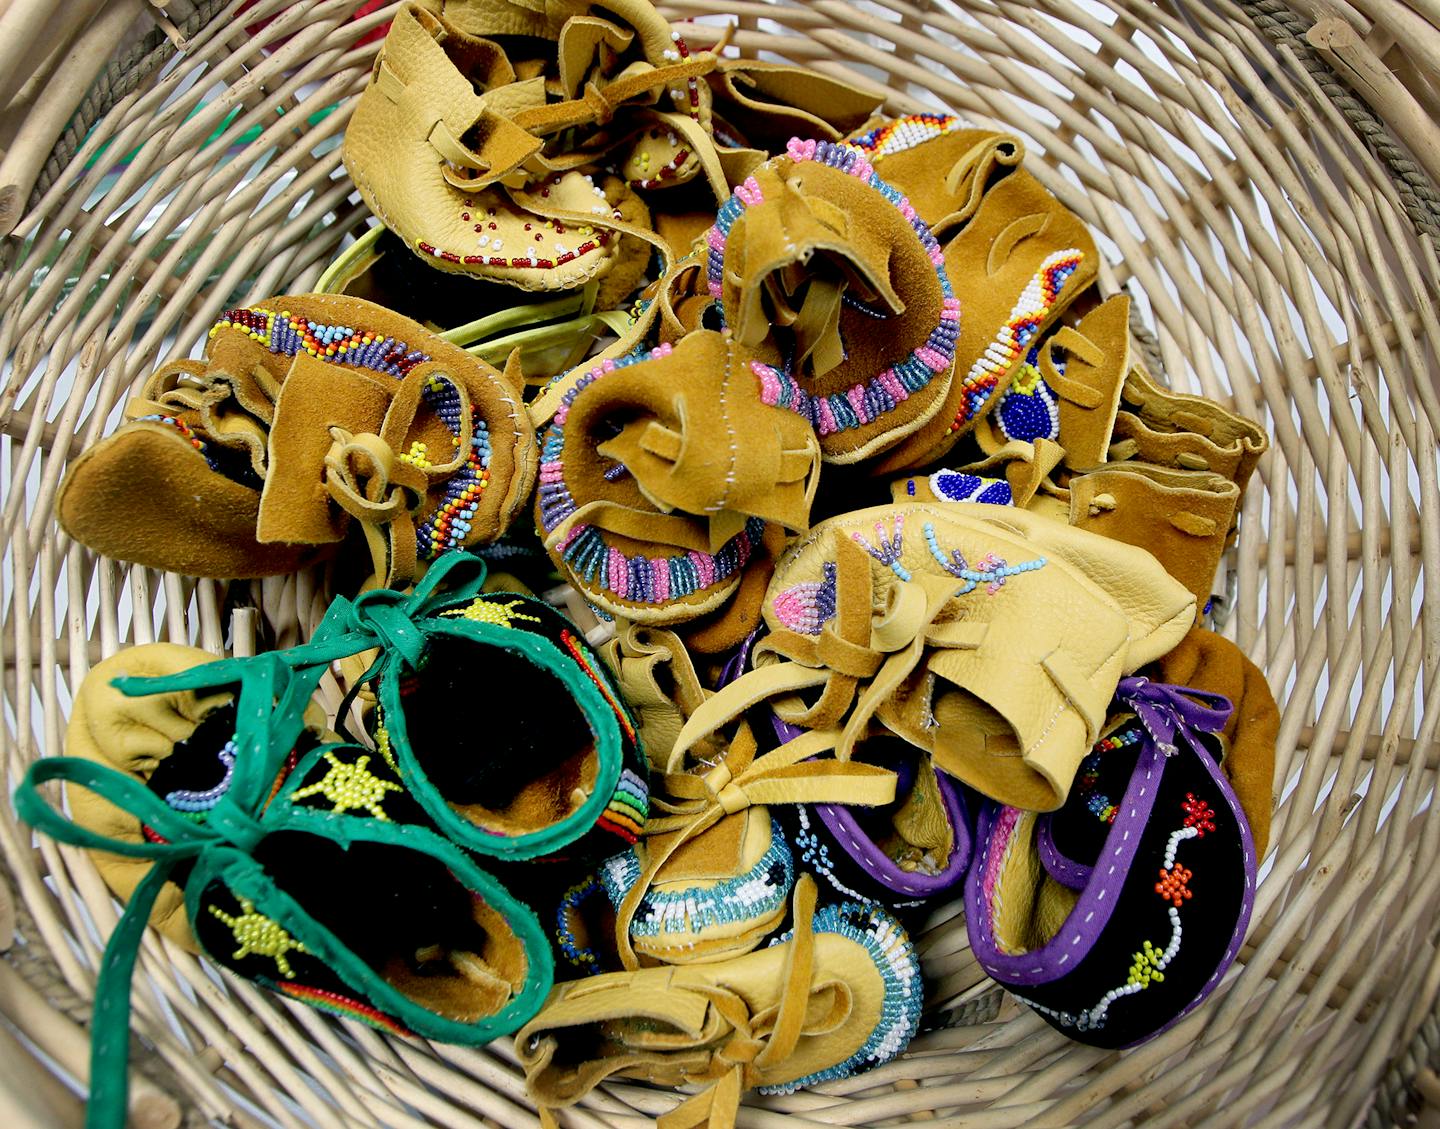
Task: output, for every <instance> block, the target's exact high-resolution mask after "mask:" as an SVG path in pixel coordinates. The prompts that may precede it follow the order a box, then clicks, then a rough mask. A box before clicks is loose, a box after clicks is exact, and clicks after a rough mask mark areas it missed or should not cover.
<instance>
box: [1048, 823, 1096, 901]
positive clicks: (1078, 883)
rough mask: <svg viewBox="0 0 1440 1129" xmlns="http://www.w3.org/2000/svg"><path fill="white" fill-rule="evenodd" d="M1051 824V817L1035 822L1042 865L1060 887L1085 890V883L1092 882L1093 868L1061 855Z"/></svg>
mask: <svg viewBox="0 0 1440 1129" xmlns="http://www.w3.org/2000/svg"><path fill="white" fill-rule="evenodd" d="M1051 824H1052V820H1051V817H1050V816H1049V815H1042V816H1041V817H1040V818H1039V819H1037V820H1036V821H1035V846H1036V848H1037V849H1038V850H1039V852H1040V865H1041V866H1043V867H1044V868H1045V873H1047V874H1048V875H1050V877H1051V878H1053V879H1055V881H1056V882H1058V883H1060V885H1062V886H1068V887H1070V889H1072V890H1083V889H1084V888H1085V883H1087V882H1089V881H1090V871H1091V868H1090V867H1088V866H1086V865H1085V864H1084V863H1083V862H1076V861H1075V860H1074V859H1071V858H1067V857H1066V856H1065V855H1063V854H1061V852H1060V848H1059V847H1057V846H1056V845H1055V833H1054V831H1052V830H1051Z"/></svg>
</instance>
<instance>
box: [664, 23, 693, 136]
mask: <svg viewBox="0 0 1440 1129" xmlns="http://www.w3.org/2000/svg"><path fill="white" fill-rule="evenodd" d="M670 42H671V43H673V44H675V47H674V49H673V50H669V51H665V52H663V53H662V55H661V57H662V58H663V59H664V60H665V61H666V62H667V63H678V62H681V61H683V60H685V59H688V58H689V57H690V45H689V44H687V43H686V42H685V40H684V39H682V38H681V37H680V33H679V32H678V31H672V32H671V33H670ZM685 91H686V95H687V96H688V97H687V99H686V104H685V112H686V113H688V114H689V115H690V116H691V117H692V118H695V119H697V120H698V119H699V117H700V80H699V79H697V78H694V77H691V78H689V79H686V80H685ZM671 96H672V97H673V98H674V99H675V101H677V102H678V101H680V98H681V95H680V92H679V91H678V90H676V91H673V92H672V95H671Z"/></svg>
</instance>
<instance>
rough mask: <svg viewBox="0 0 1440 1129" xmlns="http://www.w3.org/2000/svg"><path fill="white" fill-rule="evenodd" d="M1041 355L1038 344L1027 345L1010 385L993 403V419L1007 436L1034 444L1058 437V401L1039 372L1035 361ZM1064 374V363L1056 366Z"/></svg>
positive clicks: (1061, 362) (1007, 437)
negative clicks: (1028, 349)
mask: <svg viewBox="0 0 1440 1129" xmlns="http://www.w3.org/2000/svg"><path fill="white" fill-rule="evenodd" d="M1039 355H1040V343H1039V342H1037V343H1036V344H1034V345H1032V346H1031V347H1030V352H1029V353H1027V354H1026V355H1025V360H1024V362H1023V363H1022V364H1020V365H1019V366H1018V367H1017V368H1016V370H1015V377H1014V379H1013V380H1012V381H1011V382H1010V387H1009V388H1007V389H1005V391H1004V392H1002V393H1000V399H999V400H998V401H996V404H995V422H996V423H997V424H999V426H1000V430H1001V432H1002V433H1003V434H1004V436H1005V438H1006V439H1021V440H1024V441H1025V442H1026V443H1033V442H1035V440H1037V439H1049V440H1050V441H1051V442H1054V441H1056V440H1057V439H1059V438H1060V401H1059V400H1058V399H1057V398H1056V396H1055V390H1054V389H1053V388H1051V387H1050V385H1049V384H1047V383H1046V382H1045V378H1044V377H1043V376H1042V375H1040V367H1039V365H1037V364H1036V360H1037V358H1038V357H1039ZM1055 367H1056V368H1057V369H1058V370H1059V371H1060V373H1061V374H1062V375H1063V374H1064V371H1065V362H1064V361H1063V360H1062V361H1060V362H1058V363H1057V364H1056V366H1055Z"/></svg>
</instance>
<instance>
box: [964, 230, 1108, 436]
mask: <svg viewBox="0 0 1440 1129" xmlns="http://www.w3.org/2000/svg"><path fill="white" fill-rule="evenodd" d="M1084 258H1085V254H1084V252H1082V251H1080V250H1079V249H1078V248H1075V247H1070V248H1067V249H1066V250H1063V251H1056V252H1055V253H1054V254H1052V255H1050V256H1048V257H1047V258H1046V259H1045V261H1044V262H1043V263H1041V264H1040V269H1039V270H1038V271H1037V272H1036V274H1035V277H1034V278H1032V279H1031V280H1030V281H1029V282H1028V283H1026V284H1025V289H1024V290H1022V291H1021V292H1020V297H1019V299H1017V300H1016V302H1015V307H1014V309H1012V310H1011V311H1010V317H1009V318H1008V319H1007V320H1006V321H1005V322H1004V323H1003V324H1002V325H1001V326H1000V328H999V329H998V330H997V331H996V333H995V339H994V340H993V341H992V342H991V343H990V344H989V345H988V346H987V347H986V349H985V351H984V352H983V353H981V354H980V356H979V357H977V358H976V359H975V363H974V364H973V365H971V366H970V372H969V373H968V374H967V375H966V377H965V379H964V381H962V382H961V386H960V390H961V396H960V406H959V408H957V409H956V412H955V419H954V420H953V421H952V422H951V424H950V428H949V430H948V432H947V434H950V435H953V434H954V433H955V432H957V431H959V430H960V429H961V428H963V427H965V426H966V425H967V424H968V423H969V422H970V421H971V420H972V419H974V418H975V417H976V416H977V415H979V414H980V412H981V411H982V410H983V409H984V407H985V405H986V404H987V403H989V402H990V397H991V396H993V395H994V394H995V389H996V388H997V387H998V386H999V385H1000V383H1001V382H1002V381H1004V380H1006V379H1007V378H1008V377H1009V375H1010V370H1011V369H1012V368H1014V367H1015V362H1016V361H1017V360H1018V359H1019V358H1020V357H1021V356H1022V355H1024V353H1025V351H1026V350H1027V349H1028V348H1029V347H1030V343H1031V342H1032V341H1033V340H1034V339H1035V337H1036V335H1037V334H1038V333H1039V332H1040V329H1041V327H1042V326H1043V325H1044V324H1045V323H1046V322H1047V321H1049V320H1050V313H1051V311H1052V310H1053V309H1054V308H1055V303H1056V302H1057V301H1058V300H1059V298H1060V292H1061V291H1062V290H1064V289H1065V284H1066V283H1067V282H1068V281H1069V280H1070V276H1071V275H1072V274H1074V273H1075V271H1076V269H1077V268H1078V267H1079V266H1080V263H1081V262H1082V261H1083V260H1084Z"/></svg>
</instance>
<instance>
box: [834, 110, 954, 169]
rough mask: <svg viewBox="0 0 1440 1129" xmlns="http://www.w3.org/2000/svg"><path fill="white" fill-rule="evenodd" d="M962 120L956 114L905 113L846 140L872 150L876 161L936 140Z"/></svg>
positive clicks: (877, 162) (872, 155) (861, 147)
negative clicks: (901, 116)
mask: <svg viewBox="0 0 1440 1129" xmlns="http://www.w3.org/2000/svg"><path fill="white" fill-rule="evenodd" d="M963 125H964V123H963V122H961V120H960V119H959V118H957V117H955V116H954V115H953V114H906V115H905V116H904V117H903V118H896V119H895V120H894V121H892V122H889V123H888V124H886V125H882V126H879V127H877V128H875V129H872V130H871V131H870V132H869V133H862V134H861V135H860V136H859V137H852V138H850V140H849V141H848V142H846V144H848V145H853V146H855V148H857V149H860V150H862V151H863V152H865V153H867V154H869V156H870V160H871V161H872V162H874V163H875V164H879V163H880V161H881V160H882V159H883V158H885V157H888V156H889V155H890V154H891V153H903V152H905V150H906V149H914V148H915V147H916V146H917V145H923V144H925V142H927V141H934V140H935V138H937V137H939V136H940V135H941V134H943V133H950V132H951V131H953V130H957V129H960V128H961V127H962V126H963Z"/></svg>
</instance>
